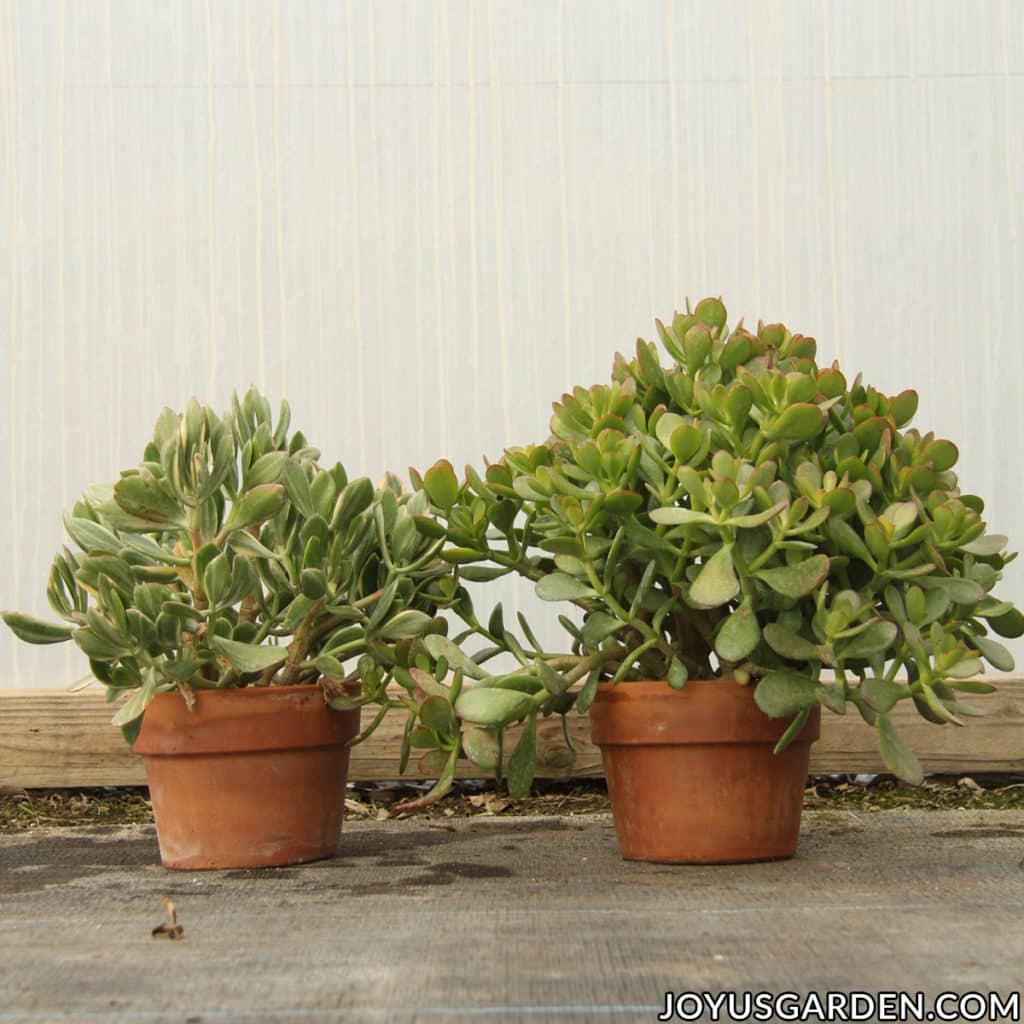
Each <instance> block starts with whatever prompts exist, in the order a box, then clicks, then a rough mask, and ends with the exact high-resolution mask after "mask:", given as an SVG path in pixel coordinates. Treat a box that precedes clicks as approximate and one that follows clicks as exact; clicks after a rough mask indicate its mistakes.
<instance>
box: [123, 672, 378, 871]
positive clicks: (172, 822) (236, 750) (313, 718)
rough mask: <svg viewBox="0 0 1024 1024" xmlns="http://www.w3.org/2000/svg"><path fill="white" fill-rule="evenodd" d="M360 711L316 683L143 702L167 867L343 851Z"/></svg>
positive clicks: (232, 864) (275, 860) (139, 747)
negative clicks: (334, 702)
mask: <svg viewBox="0 0 1024 1024" xmlns="http://www.w3.org/2000/svg"><path fill="white" fill-rule="evenodd" d="M358 731H359V710H358V709H355V710H351V711H334V710H332V709H331V708H329V707H327V705H326V704H325V703H324V698H323V691H322V690H321V689H320V687H319V686H272V687H246V688H244V689H240V690H200V691H198V692H197V693H196V701H195V705H194V706H193V708H192V709H191V710H189V709H188V707H187V706H186V704H185V701H184V700H183V699H182V697H181V696H180V695H179V694H177V693H164V694H159V695H158V696H157V697H156V698H155V699H154V701H153V702H152V703H151V704H150V706H149V707H148V708H147V709H146V714H145V717H144V718H143V721H142V729H141V731H140V733H139V737H138V739H137V740H136V742H135V752H136V753H138V754H141V755H142V757H143V759H144V761H145V765H146V777H147V781H148V783H149V792H150V798H151V799H152V802H153V815H154V817H155V819H156V828H157V836H158V838H159V842H160V859H161V860H162V862H163V864H164V866H165V867H168V868H182V869H195V868H239V867H270V866H275V865H281V864H298V863H302V862H304V861H310V860H318V859H320V858H323V857H331V856H333V855H334V854H335V853H336V852H337V848H338V841H339V838H340V832H341V824H342V816H343V812H344V806H345V783H346V781H347V776H348V759H349V748H348V746H347V744H348V742H349V740H351V739H352V738H353V737H354V736H356V734H357V733H358Z"/></svg>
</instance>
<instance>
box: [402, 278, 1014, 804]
mask: <svg viewBox="0 0 1024 1024" xmlns="http://www.w3.org/2000/svg"><path fill="white" fill-rule="evenodd" d="M657 327H658V333H659V336H660V339H661V343H662V346H663V347H664V349H665V350H666V351H667V353H668V355H669V356H670V357H671V363H670V365H669V366H668V367H665V366H662V365H661V362H660V359H659V355H658V350H657V348H656V346H655V345H654V344H652V343H650V342H647V341H643V340H638V342H637V345H636V354H635V356H634V357H633V358H632V359H629V360H627V359H625V358H623V357H622V356H621V355H619V356H617V357H616V360H615V366H614V371H613V375H612V382H611V384H610V385H604V386H597V387H592V388H590V389H589V390H586V389H583V388H576V389H574V391H573V393H572V394H567V395H563V397H562V400H561V402H558V403H556V404H555V405H554V416H553V417H552V420H551V432H552V436H551V437H550V439H549V440H548V441H547V442H546V443H545V444H541V445H533V446H528V447H524V448H511V449H509V450H507V451H506V452H505V454H504V456H503V457H502V458H501V459H500V460H499V461H498V462H497V463H495V464H491V465H488V466H487V467H486V471H485V472H484V474H483V475H482V476H481V475H480V474H479V473H477V472H476V471H475V470H474V469H473V468H472V467H467V469H466V475H465V478H464V480H462V481H461V482H460V481H459V480H458V478H457V477H456V474H455V472H454V471H453V469H452V467H451V465H450V464H448V463H447V462H444V461H442V462H439V463H437V464H435V465H434V466H433V467H431V468H430V469H429V470H427V471H426V472H425V473H424V474H423V475H422V477H420V476H419V475H417V474H414V483H415V485H416V486H417V487H418V488H420V489H421V490H423V491H426V493H427V494H429V496H430V499H431V505H432V509H433V512H434V513H435V515H436V516H437V517H438V518H439V519H440V520H443V521H444V523H445V524H446V539H447V542H448V543H447V547H446V549H445V551H444V552H443V557H444V558H445V559H446V560H447V561H449V562H451V563H452V564H453V565H455V566H456V567H457V573H458V575H459V576H460V577H461V579H464V580H470V581H487V580H491V579H495V578H497V577H500V576H503V575H506V574H509V573H518V574H519V575H520V576H522V577H525V578H526V579H528V580H531V581H532V582H533V583H534V584H535V586H536V592H537V594H538V595H539V597H541V598H542V599H544V600H546V601H553V602H567V603H569V604H570V605H572V606H575V608H576V609H577V613H576V615H577V618H576V619H575V620H574V619H571V618H569V617H567V616H565V615H560V616H559V621H560V622H561V624H562V625H563V626H564V627H565V629H566V631H567V632H568V634H569V637H570V640H571V649H569V650H567V651H565V652H561V653H559V652H551V651H548V650H545V649H543V647H542V646H541V645H540V644H539V643H538V641H537V639H536V636H535V634H534V632H533V631H532V630H531V629H530V627H529V623H528V622H527V621H526V620H525V618H523V616H521V615H520V616H519V624H520V627H521V633H520V634H518V635H517V634H516V632H515V631H514V630H512V629H510V628H508V627H507V626H506V625H505V623H504V619H503V615H502V609H501V606H500V605H499V606H497V607H496V608H495V610H494V612H493V614H491V615H490V617H489V621H488V623H487V624H486V625H483V624H481V623H480V622H479V621H478V619H477V618H476V616H475V614H474V613H473V611H472V606H471V604H469V603H468V602H466V601H464V602H462V603H461V604H458V605H457V606H456V607H455V610H456V611H457V612H458V613H459V614H460V615H461V617H462V618H463V620H464V622H465V624H466V629H465V631H464V632H463V633H462V634H460V635H459V636H458V637H455V638H454V642H453V641H450V640H448V639H447V638H446V637H444V636H432V637H427V638H426V639H425V641H424V646H425V647H427V649H428V650H429V652H430V653H431V655H432V656H433V658H434V659H435V661H434V664H433V665H432V666H428V667H432V668H433V669H434V671H433V674H432V676H431V683H432V686H433V690H432V696H431V699H430V701H428V702H426V703H424V704H423V705H422V712H421V721H420V723H419V724H418V726H417V727H416V729H415V730H414V731H413V732H412V734H411V741H412V743H413V744H414V745H418V746H422V747H428V748H429V747H436V748H439V749H441V750H443V751H446V752H448V753H449V754H450V755H451V756H454V755H455V753H457V752H458V750H459V748H460V747H461V749H462V750H463V751H464V753H465V754H466V755H467V756H468V757H470V758H471V759H472V760H473V761H475V762H476V763H477V764H478V765H480V766H481V767H484V768H486V769H488V770H490V769H497V770H498V771H499V772H500V771H501V770H502V769H503V768H504V767H506V765H505V761H504V758H503V754H502V742H501V737H502V731H503V730H504V728H505V727H507V726H508V725H510V724H512V723H515V722H523V723H524V728H523V730H522V733H521V736H520V739H519V742H518V744H517V746H516V748H515V750H514V752H513V753H512V755H511V757H510V758H509V759H508V762H507V772H508V781H509V788H510V791H511V792H512V793H513V795H516V794H524V793H525V792H527V791H528V789H529V786H530V784H531V782H532V779H533V774H534V764H535V758H536V736H537V731H536V721H537V715H538V713H541V714H549V713H552V712H557V713H561V714H563V715H564V714H565V713H566V712H567V711H568V710H569V708H571V707H572V706H573V705H574V704H575V705H576V707H577V708H579V709H580V710H581V711H585V710H586V709H587V708H588V707H589V705H590V703H591V702H592V700H593V699H594V696H595V692H596V689H597V685H598V683H599V682H601V681H611V682H613V683H619V682H623V681H628V680H634V679H658V680H667V682H668V683H669V685H671V686H673V687H675V688H677V689H682V688H683V687H684V686H685V684H686V682H687V679H688V678H701V679H709V678H713V677H716V676H722V677H732V678H733V679H735V680H737V681H738V682H740V683H743V684H750V685H754V686H756V689H755V699H756V701H757V704H758V705H759V706H760V707H761V708H762V710H763V711H765V712H766V713H767V714H768V715H770V716H774V717H784V716H785V717H788V716H795V717H794V718H793V722H792V724H791V726H790V727H789V728H788V730H787V731H786V733H785V735H784V736H783V738H782V739H781V740H780V742H779V744H778V747H777V748H776V749H777V750H778V749H782V748H784V747H785V746H786V745H787V744H788V743H789V742H790V741H791V740H792V739H793V737H794V736H796V735H797V733H798V732H799V730H800V729H801V728H802V726H803V725H804V723H805V721H806V720H807V718H808V716H809V714H810V712H811V709H812V708H814V707H816V706H817V705H819V704H823V705H825V706H826V707H827V708H828V709H830V710H832V711H834V712H837V713H839V714H843V713H845V712H846V711H847V709H848V708H849V707H851V706H852V707H853V708H854V709H855V710H856V712H857V713H858V714H859V715H860V716H861V717H862V718H863V719H864V720H865V722H867V723H868V724H869V725H872V726H874V728H875V729H876V731H877V740H878V745H879V748H880V752H881V754H882V757H883V758H884V760H885V763H886V764H887V765H888V767H889V768H890V769H891V770H892V771H893V772H894V773H895V774H896V775H898V776H899V777H901V778H903V779H905V780H908V781H910V782H918V781H920V779H921V777H922V772H921V768H920V765H919V763H918V761H917V760H916V758H915V757H914V755H913V754H912V753H911V751H910V750H909V749H907V747H906V746H905V744H904V743H903V742H902V741H901V739H900V738H899V736H898V735H897V733H896V730H895V729H894V727H893V723H892V719H891V717H890V712H891V711H892V709H893V708H894V707H895V706H896V705H897V704H898V703H899V702H901V701H911V702H912V703H913V704H914V705H915V706H916V708H917V710H918V711H919V712H920V713H921V715H923V716H924V717H925V718H926V719H928V720H929V721H931V722H935V723H940V724H945V723H953V724H955V725H960V724H962V720H963V718H964V717H967V716H971V715H974V714H977V713H978V712H977V711H976V709H975V708H973V707H971V706H970V704H969V703H967V702H965V701H964V700H963V699H962V695H963V694H965V693H966V694H971V693H983V692H988V691H990V690H992V689H993V687H992V686H991V685H989V684H988V683H987V682H983V681H980V680H978V679H976V678H975V677H976V676H977V675H978V673H980V672H981V671H982V670H983V660H984V661H987V662H988V663H989V664H990V665H992V666H993V667H994V668H997V669H1000V670H1009V669H1011V668H1012V667H1013V659H1012V657H1011V655H1010V653H1009V652H1008V651H1007V649H1006V648H1005V647H1004V646H1003V645H1002V644H1000V643H999V642H998V641H997V640H995V639H994V638H993V636H992V633H993V632H995V633H997V634H1000V635H1002V636H1010V637H1016V636H1020V635H1021V634H1022V633H1024V616H1022V615H1021V613H1020V612H1019V611H1018V610H1017V609H1016V608H1015V607H1014V606H1013V605H1012V604H1011V603H1009V602H1006V601H1000V600H998V599H997V598H995V597H993V596H992V593H991V592H992V590H993V588H994V587H995V585H996V583H997V581H998V580H999V579H1000V575H1001V570H1002V568H1003V567H1004V566H1005V565H1006V564H1007V563H1008V562H1009V561H1010V560H1011V558H1012V557H1014V556H1012V555H1008V554H1007V553H1006V544H1007V538H1006V537H1004V536H1001V535H998V534H989V533H986V527H985V523H984V522H983V520H982V518H981V513H982V510H983V504H982V501H981V499H980V498H978V497H976V496H974V495H969V494H961V493H960V491H959V489H958V485H957V477H956V475H955V474H954V473H953V471H952V467H953V465H954V464H955V462H956V460H957V457H958V452H957V449H956V447H955V446H954V445H953V444H952V443H951V442H949V441H947V440H942V439H938V438H936V437H935V436H934V435H933V434H930V433H927V434H922V433H920V432H919V431H918V430H916V429H912V428H910V427H909V426H908V424H909V423H910V421H911V419H912V417H913V416H914V414H915V412H916V409H917V404H918V398H917V395H916V393H915V392H913V391H903V392H902V393H900V394H898V395H895V396H893V397H888V396H886V395H884V394H882V393H881V392H879V391H877V390H876V389H874V388H872V387H869V386H866V385H865V384H863V383H862V381H861V379H860V377H857V378H856V379H855V380H853V381H852V382H849V381H847V378H846V377H845V376H844V374H843V373H842V372H841V371H840V369H839V367H838V366H837V365H835V364H833V365H832V366H828V367H821V366H819V365H818V364H817V362H816V361H815V355H816V343H815V341H814V340H813V339H812V338H808V337H804V336H802V335H799V334H792V333H790V332H789V331H788V330H787V329H786V328H785V327H784V326H783V325H781V324H759V325H758V328H757V331H756V333H754V332H751V331H748V330H746V329H745V328H744V327H743V325H742V322H741V323H740V325H739V326H737V327H736V329H734V330H732V331H730V330H729V329H728V328H727V326H726V310H725V307H724V306H723V305H722V303H721V302H720V301H719V300H718V299H713V298H710V299H704V300H703V301H701V302H699V303H698V304H697V305H696V307H695V308H694V309H692V310H691V309H690V308H689V305H687V309H686V312H684V313H677V314H676V315H675V316H674V318H673V320H672V321H671V323H670V324H668V325H663V324H661V323H660V322H659V323H658V324H657ZM431 522H432V524H433V525H432V528H433V529H439V527H438V524H437V523H436V522H434V521H433V520H432V521H431ZM471 640H475V641H476V642H478V643H479V642H481V641H482V642H483V643H484V644H485V645H486V646H485V647H484V649H483V650H481V651H480V652H479V653H478V654H476V655H474V656H473V657H472V658H471V657H469V656H467V655H466V654H465V653H464V652H463V651H462V649H461V644H462V643H464V642H468V641H471ZM500 652H510V653H511V654H512V655H513V656H514V658H515V659H516V662H517V664H518V668H517V669H515V670H514V671H512V672H504V673H492V672H490V671H488V669H487V668H486V665H487V663H488V662H489V660H490V659H491V658H492V657H493V656H494V655H495V654H498V653H500ZM454 666H457V667H458V668H459V671H460V673H461V675H462V676H465V677H469V678H470V679H472V680H474V682H473V683H472V684H471V685H467V686H466V687H465V688H462V689H459V688H456V687H452V688H451V689H450V690H449V689H448V688H447V687H446V686H445V683H444V680H445V678H446V677H445V673H446V672H447V671H448V670H449V669H450V668H451V667H454ZM574 683H578V684H581V685H578V686H575V687H574V686H573V684H574ZM566 736H567V738H568V733H566ZM408 740H409V737H407V742H408Z"/></svg>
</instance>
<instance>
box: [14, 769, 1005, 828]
mask: <svg viewBox="0 0 1024 1024" xmlns="http://www.w3.org/2000/svg"><path fill="white" fill-rule="evenodd" d="M421 791H422V790H421V789H419V788H417V787H415V786H408V785H397V784H379V785H360V786H354V787H350V789H349V794H348V800H347V801H346V806H347V813H348V816H349V818H351V819H354V820H360V819H362V820H367V819H375V818H376V819H379V818H389V817H392V815H393V810H392V808H393V807H394V805H395V804H396V803H398V802H400V801H401V800H404V799H408V798H409V797H410V796H412V795H415V794H418V793H419V792H421ZM804 807H805V808H807V809H808V810H836V811H842V810H859V811H884V810H895V809H916V810H937V811H938V810H953V809H956V808H969V809H972V810H1017V811H1019V810H1024V776H1021V775H1016V776H1012V775H1001V776H978V777H976V778H971V777H967V776H961V777H933V778H929V779H928V780H927V781H926V782H925V783H924V785H922V786H919V787H917V788H914V787H911V786H905V785H903V784H902V783H899V782H897V781H896V780H894V779H892V778H889V777H886V776H878V777H875V778H874V779H871V780H870V781H855V780H854V779H852V778H849V777H846V778H821V779H815V780H812V784H811V785H810V786H809V787H808V788H807V791H806V794H805V799H804ZM609 809H610V808H609V803H608V792H607V790H606V788H605V784H604V781H603V780H601V779H578V780H574V781H569V782H539V783H537V785H536V786H535V787H534V792H533V795H532V796H530V797H529V798H528V799H525V800H509V799H508V798H507V797H506V796H504V795H503V794H502V792H500V790H496V789H495V787H494V785H493V784H491V783H480V782H459V783H457V784H456V787H455V789H454V790H453V792H452V793H450V794H449V795H448V796H447V797H445V799H444V800H442V801H441V802H440V803H438V804H435V805H434V806H433V807H429V808H426V809H425V810H423V811H419V812H417V814H416V816H417V817H428V818H451V817H471V816H473V815H496V814H500V815H503V816H506V817H511V816H514V815H525V814H545V815H572V814H593V813H600V812H603V811H608V810H609ZM152 820H153V809H152V805H151V804H150V803H149V796H148V793H147V791H146V789H145V788H142V787H135V788H123V789H79V790H67V789H51V790H30V791H24V790H23V791H13V792H12V791H8V792H5V793H0V832H14V831H21V830H23V829H31V828H35V827H37V826H41V825H48V826H55V825H56V826H61V825H128V824H140V823H141V824H145V823H148V822H151V821H152Z"/></svg>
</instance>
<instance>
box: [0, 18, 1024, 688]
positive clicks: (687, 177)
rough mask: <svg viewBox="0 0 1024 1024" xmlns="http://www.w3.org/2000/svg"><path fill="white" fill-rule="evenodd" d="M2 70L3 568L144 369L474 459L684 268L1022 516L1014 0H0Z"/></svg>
mask: <svg viewBox="0 0 1024 1024" xmlns="http://www.w3.org/2000/svg"><path fill="white" fill-rule="evenodd" d="M0 101H2V102H0V107H2V111H0V125H2V138H0V151H2V156H0V358H2V359H3V362H4V363H5V364H6V365H7V368H8V373H7V374H6V377H5V379H3V380H2V381H0V389H2V390H0V435H2V437H3V442H2V443H0V510H2V511H0V516H2V519H0V522H2V523H3V526H4V530H3V533H2V535H0V607H18V608H21V609H24V610H27V611H35V612H37V613H42V612H44V611H45V599H44V596H43V589H44V581H45V577H46V573H47V569H48V565H49V560H50V557H51V555H52V553H53V551H54V550H55V549H56V547H57V546H58V545H59V544H60V542H61V536H62V532H61V525H60V510H61V508H62V507H63V506H66V505H67V504H69V503H70V502H71V501H73V500H74V498H75V496H76V495H77V494H78V493H79V492H80V491H81V490H82V489H83V488H84V487H85V486H86V485H87V484H88V483H90V482H92V481H95V480H111V479H113V478H115V477H116V475H117V471H118V470H119V469H120V468H121V467H123V466H127V465H132V464H134V463H135V462H136V461H137V459H138V457H139V455H140V454H141V450H142V446H143V444H144V442H145V440H146V439H147V436H148V432H149V430H150V428H151V426H152V423H153V421H154V419H155V417H156V414H157V412H158V411H159V409H160V407H161V406H162V405H164V404H170V405H172V406H180V405H181V404H182V403H183V402H184V401H185V400H186V399H187V398H188V397H189V396H190V395H193V394H195V395H197V396H199V397H200V398H202V399H204V400H208V401H212V402H215V403H217V404H219V405H224V404H225V403H226V402H227V401H228V398H229V396H230V393H231V391H232V389H235V388H244V387H246V386H247V385H248V384H250V383H256V384H258V385H260V386H262V387H264V388H265V389H266V390H267V391H268V392H269V393H270V394H271V395H272V396H274V397H275V398H277V397H281V396H284V395H286V396H287V397H288V398H289V400H290V401H291V403H292V406H293V409H294V413H295V420H296V421H297V423H298V424H299V425H301V426H302V428H303V429H304V430H305V432H306V433H307V434H308V435H309V436H310V437H311V438H312V439H313V440H314V441H315V442H317V443H318V444H319V445H320V447H321V448H323V450H324V451H325V452H326V453H328V454H329V455H331V456H332V457H336V458H340V459H342V460H343V461H344V462H345V463H346V464H347V465H348V466H349V468H350V470H352V471H353V472H356V473H359V472H367V473H370V474H372V475H374V476H377V475H378V474H379V472H380V471H381V470H382V469H384V468H386V467H393V468H395V469H396V470H404V469H405V467H407V466H408V465H410V464H412V465H417V466H420V467H424V466H426V465H428V464H429V463H431V462H433V461H434V459H436V458H437V457H439V456H442V455H443V456H447V457H448V458H450V459H451V460H452V461H453V462H455V463H456V464H457V465H460V464H462V463H464V462H466V461H468V460H473V461H477V462H479V460H480V457H481V455H482V454H484V453H487V454H489V455H491V456H495V455H497V454H498V453H499V452H500V449H501V448H502V446H503V445H505V444H506V443H508V442H520V441H528V440H532V439H539V438H541V437H542V436H543V435H544V434H545V432H546V421H547V417H548V412H549V403H550V401H551V400H552V399H553V398H554V397H556V396H557V395H558V394H559V393H560V392H561V391H562V390H563V389H564V388H565V387H566V386H567V385H570V384H571V383H574V382H580V383H592V382H594V381H597V380H603V379H605V378H606V377H607V374H608V370H609V368H610V364H611V359H612V355H613V353H614V352H615V350H616V349H625V348H628V347H630V346H631V345H632V343H633V340H634V339H635V337H636V336H637V334H643V335H644V336H647V337H650V336H651V334H652V333H653V331H652V320H653V317H654V316H665V315H668V314H670V313H671V311H672V309H673V307H674V306H675V305H676V304H681V302H682V300H683V298H684V297H685V296H686V295H690V296H692V297H695V298H696V297H700V296H701V295H704V294H706V293H714V294H721V295H722V296H723V297H724V298H725V299H726V301H727V304H728V305H729V308H730V310H731V311H732V313H733V318H734V319H735V317H736V316H738V315H740V314H745V315H746V316H747V318H748V320H756V319H757V318H758V316H763V317H764V318H766V319H780V318H782V319H785V321H786V322H787V323H788V324H789V325H790V326H791V327H793V328H794V329H798V330H800V331H802V332H804V333H806V334H813V335H815V336H816V337H817V338H818V339H819V341H820V343H821V347H822V349H823V350H824V354H825V355H826V357H831V356H833V355H835V356H838V357H840V358H841V360H842V364H843V366H844V368H846V369H847V370H848V371H857V370H863V371H864V373H865V376H866V378H867V379H868V380H869V381H870V382H871V383H874V384H875V385H876V386H878V387H880V388H882V389H886V390H889V391H890V392H896V391H899V390H902V389H903V388H905V387H910V386H914V387H917V388H918V389H919V390H920V392H921V395H922V401H921V408H920V414H919V418H918V421H919V423H920V425H921V426H922V427H930V428H933V429H935V430H936V431H937V432H939V433H940V434H943V435H945V436H948V437H950V438H952V439H954V440H955V441H956V442H957V443H958V444H959V445H960V448H961V452H962V460H961V466H960V470H961V474H962V478H963V480H964V483H965V485H966V487H967V488H969V489H970V490H973V491H977V492H980V493H981V494H982V495H984V496H985V497H986V498H987V499H988V501H989V505H988V510H989V518H990V520H991V522H992V524H993V526H994V527H995V528H997V529H999V530H1002V531H1003V532H1008V533H1010V534H1011V535H1016V537H1017V540H1018V543H1024V530H1022V529H1021V526H1022V523H1021V516H1020V513H1019V509H1020V505H1021V501H1022V499H1024V483H1022V468H1024V467H1022V461H1024V460H1022V455H1024V413H1022V405H1024V387H1022V383H1024V344H1022V342H1021V339H1020V323H1021V312H1022V310H1021V305H1022V294H1024V2H1022V0H758V2H754V0H690V2H686V0H668V2H666V0H496V2H476V3H473V2H468V0H448V2H446V0H434V2H431V0H415V2H414V0H357V2H348V3H346V2H328V0H303V2H298V0H281V2H271V0H249V2H245V0H205V2H203V0H193V2H183V0H171V2H158V0H109V2H104V0H64V2H60V0H0ZM1004 590H1005V592H1006V593H1007V594H1008V595H1010V596H1013V597H1015V598H1016V600H1018V601H1022V600H1024V572H1022V571H1021V570H1019V569H1018V567H1017V566H1016V565H1015V566H1013V567H1011V571H1010V572H1009V573H1008V580H1007V584H1006V586H1005V588H1004ZM527 596H528V595H527ZM1018 650H1020V647H1019V645H1018ZM84 671H85V667H84V659H81V658H80V657H78V656H77V654H74V653H68V652H66V651H65V650H64V649H57V650H53V649H38V648H27V647H24V646H20V645H19V646H17V647H16V646H15V645H14V643H13V642H12V637H11V636H10V635H9V634H8V633H7V631H2V632H0V687H14V686H23V687H25V686H53V685H62V684H63V683H65V682H67V681H71V680H73V679H75V678H77V677H78V676H80V675H81V674H82V673H83V672H84Z"/></svg>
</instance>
